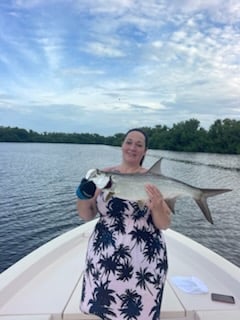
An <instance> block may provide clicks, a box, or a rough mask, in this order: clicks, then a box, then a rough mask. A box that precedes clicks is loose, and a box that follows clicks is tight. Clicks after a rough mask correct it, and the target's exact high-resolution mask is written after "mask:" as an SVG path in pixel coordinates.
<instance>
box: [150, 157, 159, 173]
mask: <svg viewBox="0 0 240 320" xmlns="http://www.w3.org/2000/svg"><path fill="white" fill-rule="evenodd" d="M162 159H163V157H161V158H160V159H159V160H158V161H156V162H155V163H154V164H153V165H152V166H151V167H150V169H149V170H148V171H147V172H151V173H156V174H159V173H161V162H162Z"/></svg>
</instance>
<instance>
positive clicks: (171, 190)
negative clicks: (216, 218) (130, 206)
mask: <svg viewBox="0 0 240 320" xmlns="http://www.w3.org/2000/svg"><path fill="white" fill-rule="evenodd" d="M161 160H162V158H161V159H159V160H158V161H157V162H156V163H155V164H154V165H153V166H152V167H151V168H150V169H149V170H148V171H146V172H145V173H127V174H123V173H119V172H106V171H102V170H99V169H91V170H89V171H88V173H87V175H86V178H87V179H88V180H91V181H93V182H94V183H95V184H96V186H97V187H98V188H99V189H102V190H103V191H104V192H105V196H106V198H107V197H109V196H115V197H118V198H121V199H127V200H130V201H136V202H138V203H144V202H146V201H147V199H148V195H147V193H146V191H145V185H146V184H147V183H150V184H153V185H155V186H156V187H157V188H158V189H159V190H160V192H161V193H162V195H163V198H164V200H165V201H166V203H167V204H168V206H169V208H170V209H171V211H172V212H174V207H175V202H176V200H177V199H178V198H180V197H186V196H187V197H192V198H193V199H194V200H195V202H196V203H197V205H198V206H199V208H200V209H201V211H202V213H203V214H204V216H205V218H206V219H207V220H208V221H209V222H210V223H212V224H213V219H212V215H211V212H210V210H209V207H208V204H207V198H208V197H213V196H216V195H218V194H221V193H224V192H228V191H232V190H231V189H203V188H197V187H194V186H192V185H190V184H187V183H185V182H182V181H180V180H177V179H174V178H170V177H167V176H165V175H163V174H162V173H161V168H160V166H161Z"/></svg>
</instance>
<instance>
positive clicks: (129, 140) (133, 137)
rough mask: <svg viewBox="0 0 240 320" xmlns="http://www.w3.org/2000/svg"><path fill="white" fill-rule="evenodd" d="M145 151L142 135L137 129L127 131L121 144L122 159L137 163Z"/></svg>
mask: <svg viewBox="0 0 240 320" xmlns="http://www.w3.org/2000/svg"><path fill="white" fill-rule="evenodd" d="M146 151H147V150H146V142H145V137H144V135H143V134H142V133H141V132H139V131H131V132H129V133H128V135H127V136H126V138H125V139H124V141H123V144H122V153H123V159H124V161H126V162H128V163H131V164H136V165H139V164H140V162H141V160H142V158H143V156H144V155H145V154H146Z"/></svg>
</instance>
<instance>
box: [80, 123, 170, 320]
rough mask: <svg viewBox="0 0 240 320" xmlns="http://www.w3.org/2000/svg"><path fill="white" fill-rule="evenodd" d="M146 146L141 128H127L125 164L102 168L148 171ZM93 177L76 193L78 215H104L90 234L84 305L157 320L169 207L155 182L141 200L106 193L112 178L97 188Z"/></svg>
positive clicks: (110, 319)
mask: <svg viewBox="0 0 240 320" xmlns="http://www.w3.org/2000/svg"><path fill="white" fill-rule="evenodd" d="M147 148H148V138H147V136H146V134H145V133H144V132H143V131H142V130H140V129H132V130H130V131H128V133H127V134H126V136H125V138H124V141H123V143H122V162H121V164H119V165H117V166H114V167H111V168H106V169H104V171H105V172H113V173H119V174H121V175H122V174H135V173H136V174H141V173H145V172H146V171H147V170H146V169H145V168H143V167H142V163H143V160H144V157H145V155H146V152H147ZM94 181H95V182H96V180H94V179H91V180H90V179H86V178H84V179H83V180H82V182H81V183H80V185H79V187H78V189H77V192H76V193H77V196H78V198H79V199H78V203H77V207H78V212H79V215H80V217H81V218H82V219H84V220H91V219H93V218H94V217H95V216H96V215H97V214H99V216H100V218H99V221H98V222H97V224H96V226H95V229H94V231H93V234H92V235H91V237H90V239H89V244H88V251H87V257H86V270H85V274H84V278H83V290H82V298H81V304H80V308H81V310H82V311H83V312H85V313H88V314H95V315H97V316H98V317H100V318H101V319H104V320H115V319H118V320H125V319H127V320H132V319H135V320H146V319H152V320H159V319H160V308H161V300H162V294H163V288H164V283H165V279H166V273H167V268H168V263H167V251H166V244H165V240H164V237H163V234H162V232H161V230H162V229H167V228H168V227H169V225H170V221H171V212H170V209H169V207H168V206H167V204H166V202H165V201H164V199H163V197H162V194H161V192H160V190H159V189H158V188H157V187H156V186H154V185H152V184H146V185H145V191H146V194H147V197H148V200H147V201H146V202H145V203H140V202H136V201H132V200H127V199H122V198H118V197H114V196H110V197H109V195H108V196H107V197H106V194H105V192H104V191H103V189H104V188H106V184H109V185H110V184H112V183H113V181H111V179H109V178H108V181H107V180H104V181H101V183H100V182H99V183H96V184H97V186H98V188H97V187H96V184H95V183H94ZM101 184H102V186H103V187H102V188H99V186H100V185H101ZM128 187H129V188H131V186H128Z"/></svg>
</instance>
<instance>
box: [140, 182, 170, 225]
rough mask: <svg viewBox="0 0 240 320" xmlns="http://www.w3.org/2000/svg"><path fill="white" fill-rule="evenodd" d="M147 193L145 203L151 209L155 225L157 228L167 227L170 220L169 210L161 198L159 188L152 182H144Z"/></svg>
mask: <svg viewBox="0 0 240 320" xmlns="http://www.w3.org/2000/svg"><path fill="white" fill-rule="evenodd" d="M145 190H146V192H147V194H148V197H149V198H148V201H147V203H146V205H147V206H148V208H149V209H150V210H151V213H152V218H153V222H154V224H155V226H156V227H157V228H159V229H167V228H168V227H169V225H170V222H171V210H170V209H169V207H168V205H167V204H166V202H165V201H164V199H163V195H162V194H161V192H160V190H159V189H158V188H157V187H156V186H154V185H153V184H146V185H145Z"/></svg>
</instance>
